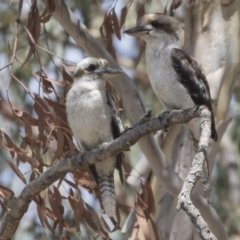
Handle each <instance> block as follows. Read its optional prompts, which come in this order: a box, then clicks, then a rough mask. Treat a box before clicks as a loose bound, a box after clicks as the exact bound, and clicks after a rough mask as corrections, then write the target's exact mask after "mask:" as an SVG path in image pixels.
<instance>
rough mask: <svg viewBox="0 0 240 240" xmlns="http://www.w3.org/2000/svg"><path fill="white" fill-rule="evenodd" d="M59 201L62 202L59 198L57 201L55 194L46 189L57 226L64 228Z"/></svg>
mask: <svg viewBox="0 0 240 240" xmlns="http://www.w3.org/2000/svg"><path fill="white" fill-rule="evenodd" d="M61 200H62V199H61V198H60V199H59V198H58V197H57V196H56V195H55V194H53V193H52V192H51V190H50V189H48V201H49V204H50V206H51V208H52V210H53V212H54V213H55V215H56V217H57V220H58V223H59V226H62V227H64V226H65V222H64V219H63V213H64V207H63V205H62V202H61Z"/></svg>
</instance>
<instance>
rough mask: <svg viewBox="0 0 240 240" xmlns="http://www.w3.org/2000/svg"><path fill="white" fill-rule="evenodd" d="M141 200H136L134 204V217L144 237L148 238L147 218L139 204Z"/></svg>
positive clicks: (147, 239)
mask: <svg viewBox="0 0 240 240" xmlns="http://www.w3.org/2000/svg"><path fill="white" fill-rule="evenodd" d="M141 205H142V204H141V201H139V200H138V201H137V203H136V204H135V211H136V217H137V221H138V224H139V225H140V228H141V230H142V232H143V235H144V238H145V239H146V240H150V239H151V238H150V234H149V229H148V224H147V218H146V217H145V214H144V211H143V209H142V206H141Z"/></svg>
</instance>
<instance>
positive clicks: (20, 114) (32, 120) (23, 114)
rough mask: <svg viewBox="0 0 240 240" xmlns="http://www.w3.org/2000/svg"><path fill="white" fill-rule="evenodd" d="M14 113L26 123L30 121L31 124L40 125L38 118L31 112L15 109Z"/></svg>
mask: <svg viewBox="0 0 240 240" xmlns="http://www.w3.org/2000/svg"><path fill="white" fill-rule="evenodd" d="M13 113H14V114H15V115H16V116H17V117H18V118H19V119H20V120H22V121H23V122H24V123H29V124H30V125H31V126H37V125H38V119H36V118H34V117H32V116H31V115H30V114H28V113H27V112H24V111H20V110H17V109H13Z"/></svg>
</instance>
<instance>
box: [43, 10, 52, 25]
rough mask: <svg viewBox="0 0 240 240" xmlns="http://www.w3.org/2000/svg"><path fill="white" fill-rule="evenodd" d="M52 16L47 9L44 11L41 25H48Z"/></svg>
mask: <svg viewBox="0 0 240 240" xmlns="http://www.w3.org/2000/svg"><path fill="white" fill-rule="evenodd" d="M51 16H52V15H51V14H49V12H48V10H47V8H45V9H44V10H43V13H42V14H41V16H40V22H41V23H47V22H48V21H49V20H50V18H51Z"/></svg>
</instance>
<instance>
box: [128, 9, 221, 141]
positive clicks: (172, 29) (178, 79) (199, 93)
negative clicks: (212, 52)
mask: <svg viewBox="0 0 240 240" xmlns="http://www.w3.org/2000/svg"><path fill="white" fill-rule="evenodd" d="M180 31H181V30H180V22H179V21H178V20H176V19H175V18H173V17H170V16H165V15H163V14H159V13H154V14H146V15H144V16H143V17H141V18H140V19H139V20H138V24H137V26H136V27H134V28H131V29H129V30H126V31H125V33H127V34H129V35H132V36H138V37H141V38H142V39H143V40H144V41H146V43H147V45H146V63H147V71H148V76H149V79H150V82H151V85H152V88H153V91H154V92H155V94H156V95H157V97H158V99H159V100H160V102H161V103H162V104H163V106H164V107H165V108H167V109H177V110H178V109H185V108H191V107H193V106H195V105H205V106H207V107H208V109H209V110H210V111H211V113H212V133H211V137H212V139H213V140H215V141H217V139H218V137H217V132H216V130H215V122H214V115H213V110H212V106H211V102H210V101H211V97H210V91H209V86H208V82H207V80H206V77H205V75H204V74H203V72H202V70H201V68H200V66H199V65H198V64H197V62H196V61H195V60H194V59H193V58H192V57H191V56H190V55H189V54H188V53H186V52H185V51H183V50H182V49H181V46H180V40H181V39H180V38H181V36H180V35H181V34H180ZM185 126H186V127H187V128H189V129H190V130H191V132H192V134H193V135H194V137H195V138H196V139H197V140H198V139H199V137H200V121H199V119H192V120H191V121H190V122H189V123H188V124H186V125H185Z"/></svg>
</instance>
